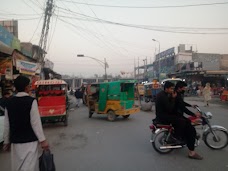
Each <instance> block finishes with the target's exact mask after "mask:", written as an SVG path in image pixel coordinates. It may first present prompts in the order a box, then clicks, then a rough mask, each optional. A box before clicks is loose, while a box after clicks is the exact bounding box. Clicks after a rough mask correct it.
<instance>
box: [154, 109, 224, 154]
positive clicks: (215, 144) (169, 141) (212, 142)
mask: <svg viewBox="0 0 228 171" xmlns="http://www.w3.org/2000/svg"><path fill="white" fill-rule="evenodd" d="M195 108H196V109H197V110H198V112H200V113H201V117H200V118H196V117H190V118H189V119H190V120H191V123H192V125H194V126H202V128H205V129H204V131H203V134H202V140H203V141H204V143H205V144H206V145H207V146H208V147H209V148H211V149H214V150H220V149H223V148H225V147H226V146H227V145H228V131H227V129H226V128H224V127H222V126H219V125H211V124H210V121H209V120H210V119H211V118H212V114H211V112H203V111H202V110H201V109H200V108H199V107H198V106H196V107H195ZM150 129H151V131H152V136H151V140H150V142H151V143H152V146H153V148H154V149H155V150H156V151H157V152H158V153H161V154H167V153H170V152H171V151H172V150H173V149H179V148H183V147H185V146H186V143H185V142H184V141H179V140H177V141H176V142H175V141H174V142H173V140H175V139H174V138H173V132H174V128H173V127H172V125H164V124H161V123H156V121H154V122H153V124H152V125H150ZM199 139H200V134H199V133H197V136H196V141H195V142H196V143H195V146H198V145H199Z"/></svg>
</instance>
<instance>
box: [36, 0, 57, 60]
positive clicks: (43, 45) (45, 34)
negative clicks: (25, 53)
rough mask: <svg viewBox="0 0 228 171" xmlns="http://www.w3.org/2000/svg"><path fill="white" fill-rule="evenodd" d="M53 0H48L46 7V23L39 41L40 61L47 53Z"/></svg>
mask: <svg viewBox="0 0 228 171" xmlns="http://www.w3.org/2000/svg"><path fill="white" fill-rule="evenodd" d="M53 6H54V5H53V0H47V3H46V8H45V14H44V23H43V28H42V32H41V37H40V41H39V47H40V49H39V57H40V59H39V62H43V60H44V58H45V54H46V47H47V37H48V31H49V24H50V19H51V16H52V14H53Z"/></svg>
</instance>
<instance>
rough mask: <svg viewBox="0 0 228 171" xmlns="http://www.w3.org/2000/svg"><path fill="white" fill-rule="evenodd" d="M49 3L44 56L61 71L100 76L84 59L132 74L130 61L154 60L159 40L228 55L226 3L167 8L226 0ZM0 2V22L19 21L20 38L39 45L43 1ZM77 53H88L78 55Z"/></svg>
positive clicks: (166, 44)
mask: <svg viewBox="0 0 228 171" xmlns="http://www.w3.org/2000/svg"><path fill="white" fill-rule="evenodd" d="M53 1H54V5H55V6H54V13H53V15H52V17H51V20H50V24H49V27H50V29H49V34H48V41H47V50H46V51H47V55H46V58H47V59H49V60H51V61H52V62H54V71H56V72H58V73H60V74H62V75H63V74H66V75H71V76H79V77H80V76H82V77H93V76H94V75H95V74H98V75H99V76H102V75H103V74H104V68H103V65H100V64H99V63H98V62H97V61H96V60H93V59H91V58H88V57H92V58H96V59H97V60H100V61H102V62H104V58H106V61H107V63H108V65H109V68H107V73H108V74H112V75H113V76H117V75H120V72H121V71H124V72H129V73H131V72H133V71H134V65H136V66H137V65H138V63H139V65H143V64H144V61H143V60H144V59H147V63H148V64H149V63H151V62H153V61H154V55H155V54H157V53H158V52H159V48H158V47H159V43H158V42H160V51H163V50H166V49H169V48H171V47H177V46H178V45H179V44H187V45H188V46H193V50H197V51H198V52H200V53H219V54H228V18H227V11H228V3H227V4H220V5H215V4H214V5H208V6H191V7H179V8H173V7H172V8H168V7H167V6H183V5H192V4H209V3H222V2H228V0H227V1H225V0H191V1H189V0H172V1H170V0H53ZM0 2H1V5H0V20H11V19H15V20H16V19H18V26H19V30H18V31H19V39H20V41H21V42H31V43H32V44H36V45H38V44H39V40H40V36H41V31H42V25H43V20H44V15H43V13H44V8H45V3H46V1H45V0H0ZM97 5H100V6H97ZM107 6H108V7H107ZM110 6H112V7H110ZM114 6H115V7H114ZM124 6H125V7H126V6H127V7H128V8H123V7H124ZM158 6H160V7H162V8H158ZM164 6H166V8H164ZM132 7H137V8H132ZM145 7H146V8H145ZM149 7H153V8H149ZM94 19H95V20H96V21H94ZM123 25H125V26H123ZM127 26H128V27H127ZM139 27H140V28H139ZM142 28H144V29H142ZM145 28H147V29H145ZM148 28H149V29H148ZM195 28H197V29H195ZM202 28H204V29H202ZM212 28H216V29H212ZM176 32H178V33H176ZM183 32H191V33H207V34H186V33H183ZM212 32H213V33H216V34H211V33H212ZM208 33H210V34H208ZM217 33H220V34H217ZM221 33H222V34H221ZM223 33H226V34H223ZM152 39H156V40H157V41H158V42H155V41H152ZM77 54H84V55H85V56H88V57H84V58H78V57H77Z"/></svg>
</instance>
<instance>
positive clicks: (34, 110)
mask: <svg viewBox="0 0 228 171" xmlns="http://www.w3.org/2000/svg"><path fill="white" fill-rule="evenodd" d="M16 96H17V97H22V96H29V95H28V94H27V93H25V92H19V93H17V95H16ZM30 123H31V126H32V129H33V131H34V133H35V135H36V136H37V138H38V141H34V142H29V143H19V144H18V143H17V144H13V143H12V144H11V170H12V171H38V169H39V168H38V144H39V142H42V141H44V140H45V136H44V133H43V128H42V124H41V120H40V114H39V110H38V105H37V101H36V100H34V101H33V103H32V107H31V111H30ZM9 135H10V126H9V117H8V111H7V109H6V110H5V121H4V144H8V143H10V140H9Z"/></svg>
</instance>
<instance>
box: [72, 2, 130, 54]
mask: <svg viewBox="0 0 228 171" xmlns="http://www.w3.org/2000/svg"><path fill="white" fill-rule="evenodd" d="M71 1H72V0H71ZM84 1H85V2H86V0H84ZM86 3H87V2H86ZM87 6H88V8H89V9H90V10H91V11H92V13H93V14H94V16H95V18H97V19H98V20H100V19H99V18H98V16H97V14H96V13H95V11H94V10H93V9H92V8H91V7H90V6H89V5H87ZM100 21H101V20H100ZM101 25H102V26H103V28H104V29H105V30H106V31H107V32H109V33H110V35H111V36H112V37H113V34H112V33H111V32H110V31H109V30H108V29H107V28H106V26H105V25H104V23H103V22H102V21H101ZM113 39H115V38H114V37H113ZM109 44H110V45H111V46H112V47H113V46H115V47H118V48H121V49H123V50H124V51H125V52H128V51H127V50H126V49H125V48H123V47H120V46H118V45H116V44H115V45H114V44H113V41H112V42H109ZM113 48H114V47H113ZM120 53H121V52H120Z"/></svg>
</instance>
